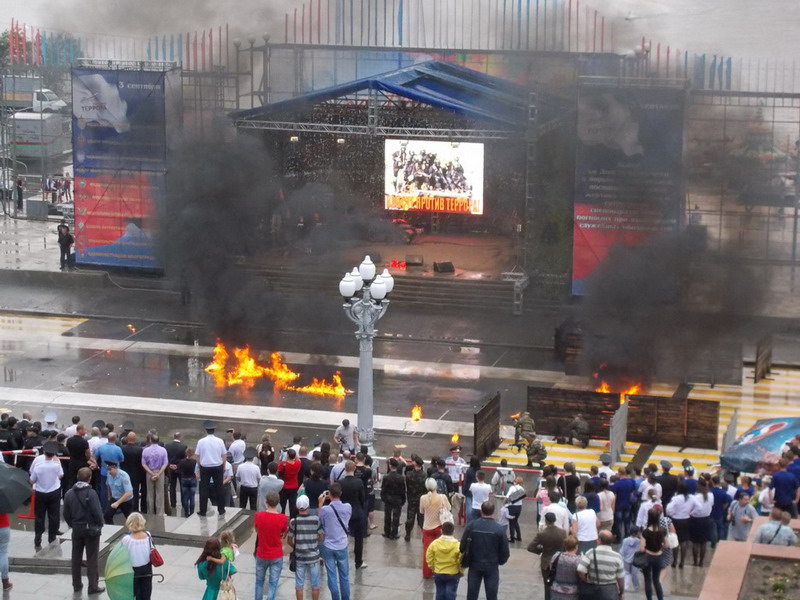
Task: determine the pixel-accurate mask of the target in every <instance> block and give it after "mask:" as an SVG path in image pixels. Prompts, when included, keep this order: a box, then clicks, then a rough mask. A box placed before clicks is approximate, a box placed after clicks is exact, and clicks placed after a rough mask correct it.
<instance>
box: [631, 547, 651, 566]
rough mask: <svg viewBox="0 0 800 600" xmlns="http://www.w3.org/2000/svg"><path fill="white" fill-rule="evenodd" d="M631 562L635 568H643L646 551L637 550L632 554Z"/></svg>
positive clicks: (645, 564)
mask: <svg viewBox="0 0 800 600" xmlns="http://www.w3.org/2000/svg"><path fill="white" fill-rule="evenodd" d="M632 564H633V566H634V567H636V568H637V569H644V568H645V567H647V552H645V551H644V550H639V551H638V552H636V553H635V554H634V555H633V561H632Z"/></svg>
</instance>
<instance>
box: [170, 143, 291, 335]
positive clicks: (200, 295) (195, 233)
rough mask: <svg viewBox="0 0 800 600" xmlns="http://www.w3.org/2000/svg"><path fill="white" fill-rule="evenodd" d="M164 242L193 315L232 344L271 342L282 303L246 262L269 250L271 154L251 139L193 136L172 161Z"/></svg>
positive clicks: (172, 270)
mask: <svg viewBox="0 0 800 600" xmlns="http://www.w3.org/2000/svg"><path fill="white" fill-rule="evenodd" d="M168 168H169V171H168V175H167V199H166V202H165V204H164V206H162V207H160V211H159V219H158V220H159V230H158V234H157V246H158V249H159V253H160V257H161V260H162V263H163V264H164V265H165V268H166V271H167V275H168V276H169V277H170V278H172V279H173V280H175V281H177V282H179V284H180V285H181V286H182V289H183V290H184V292H186V291H187V290H188V291H189V292H190V294H191V302H190V309H191V311H192V316H193V317H194V318H196V319H198V320H200V321H202V322H204V323H206V324H207V325H208V326H209V327H210V328H211V331H212V332H213V333H214V335H216V336H217V337H220V338H221V339H222V340H223V341H225V342H226V343H230V344H238V345H242V344H246V343H249V344H253V345H257V346H259V347H262V348H263V347H268V346H269V344H270V342H271V341H272V332H273V331H274V330H275V329H276V327H277V323H278V320H279V319H280V316H281V314H282V308H281V304H280V302H279V300H278V299H277V297H276V295H275V294H273V293H272V291H271V290H270V286H269V283H268V282H267V281H266V280H264V279H263V278H259V277H255V276H254V275H253V274H252V273H251V272H249V271H248V270H246V269H244V268H243V267H242V266H241V263H242V262H243V259H244V258H247V257H251V256H253V255H255V254H257V253H258V252H260V251H261V250H263V249H264V247H265V246H266V244H267V242H268V236H269V217H270V214H271V212H272V206H273V204H274V200H275V198H276V195H277V193H278V189H277V185H276V178H275V177H274V175H273V170H272V167H271V162H270V158H269V156H267V154H266V152H265V151H264V150H263V148H262V147H261V145H260V144H259V143H258V142H257V141H255V140H253V139H252V138H248V137H243V136H242V137H239V138H236V139H235V141H234V142H224V141H222V140H221V139H211V140H209V139H204V140H203V141H202V142H200V141H188V142H186V143H184V144H183V145H182V146H180V147H178V148H176V149H175V150H174V151H173V152H172V153H171V154H170V158H169V162H168Z"/></svg>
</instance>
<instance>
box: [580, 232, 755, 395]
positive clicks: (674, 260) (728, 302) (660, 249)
mask: <svg viewBox="0 0 800 600" xmlns="http://www.w3.org/2000/svg"><path fill="white" fill-rule="evenodd" d="M767 287H768V286H767V285H766V284H765V283H764V282H763V281H762V280H761V279H760V278H759V277H758V276H757V275H756V274H755V273H754V272H753V271H752V270H751V269H749V268H748V267H746V266H744V265H742V264H741V262H739V261H734V260H732V258H731V257H730V256H729V255H728V253H727V252H725V251H720V252H716V251H711V250H709V249H707V247H706V239H705V231H704V229H703V228H700V227H689V228H688V229H687V230H686V231H684V232H681V233H679V234H675V235H672V236H668V237H661V238H657V239H654V240H652V241H650V242H648V243H645V244H643V245H641V246H636V247H629V246H624V247H623V246H618V247H615V248H614V249H612V251H611V252H610V253H609V255H608V257H607V258H606V259H605V261H604V262H603V263H602V264H601V265H600V266H599V267H598V270H597V271H596V273H595V275H593V277H592V280H591V283H590V285H589V288H588V290H587V293H586V295H585V297H584V299H583V302H582V305H581V307H580V309H579V311H578V314H579V319H580V322H581V323H582V326H583V330H584V335H583V352H582V358H583V360H584V361H585V363H584V367H585V368H586V369H587V370H589V371H590V372H591V371H597V370H598V369H601V371H602V373H601V374H602V376H603V378H604V379H605V380H607V381H609V383H612V384H614V383H618V384H625V383H628V382H630V381H634V380H635V381H637V382H643V383H645V384H647V383H649V382H650V381H651V380H652V379H653V377H654V376H656V375H658V377H659V379H661V380H667V379H672V380H676V379H677V380H680V379H683V378H685V376H686V374H687V372H689V370H690V369H691V368H692V367H693V365H694V364H695V361H697V359H698V358H699V357H700V356H701V355H702V353H703V352H704V351H705V350H707V349H709V348H710V347H711V346H713V345H716V344H719V342H720V340H721V338H724V337H726V336H728V335H730V334H733V333H735V332H736V330H737V329H739V328H741V327H743V326H744V325H745V324H746V322H747V317H748V315H753V314H754V313H755V312H757V310H758V308H759V307H760V305H761V304H762V302H763V300H764V292H763V290H764V289H766V288H767Z"/></svg>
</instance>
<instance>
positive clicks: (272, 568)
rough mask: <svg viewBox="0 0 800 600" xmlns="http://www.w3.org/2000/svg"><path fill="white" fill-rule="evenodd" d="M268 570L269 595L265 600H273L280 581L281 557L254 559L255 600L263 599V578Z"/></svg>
mask: <svg viewBox="0 0 800 600" xmlns="http://www.w3.org/2000/svg"><path fill="white" fill-rule="evenodd" d="M267 569H269V594H268V595H267V600H275V594H277V593H278V584H279V583H280V579H281V570H282V569H283V557H282V556H281V557H280V558H274V559H266V558H258V557H256V593H255V600H261V599H262V598H263V597H264V577H265V575H266V573H267Z"/></svg>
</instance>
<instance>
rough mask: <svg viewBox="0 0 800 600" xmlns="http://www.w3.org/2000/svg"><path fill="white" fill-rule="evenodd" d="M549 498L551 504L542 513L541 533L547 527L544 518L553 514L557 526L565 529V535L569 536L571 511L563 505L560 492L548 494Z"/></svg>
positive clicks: (540, 521)
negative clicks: (548, 514)
mask: <svg viewBox="0 0 800 600" xmlns="http://www.w3.org/2000/svg"><path fill="white" fill-rule="evenodd" d="M548 497H549V498H550V504H549V505H548V506H547V507H546V508H545V509H544V510H543V511H542V518H541V519H540V520H539V531H542V530H543V529H544V528H545V527H546V526H547V522H546V520H545V518H544V516H545V515H546V514H547V513H553V514H554V515H555V516H556V522H555V524H556V526H557V527H560V528H561V529H563V530H564V533H566V534H567V535H569V533H570V522H571V521H572V513H570V512H569V509H568V508H567V507H566V506H564V504H563V503H562V499H561V494H560V493H559V492H557V491H555V490H554V491H552V492H548Z"/></svg>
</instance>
